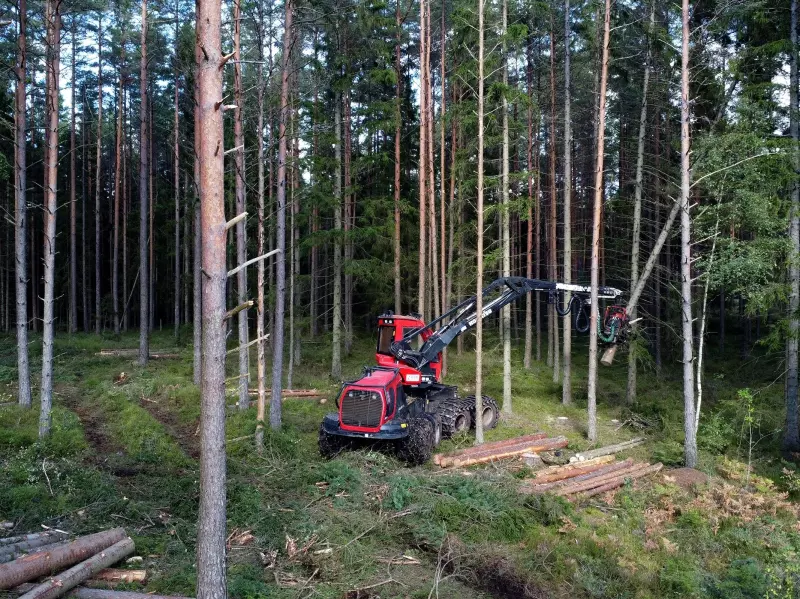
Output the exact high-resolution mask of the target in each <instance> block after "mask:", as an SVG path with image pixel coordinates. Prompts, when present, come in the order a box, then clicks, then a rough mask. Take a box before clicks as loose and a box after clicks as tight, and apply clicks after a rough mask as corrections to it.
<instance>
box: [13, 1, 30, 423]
mask: <svg viewBox="0 0 800 599" xmlns="http://www.w3.org/2000/svg"><path fill="white" fill-rule="evenodd" d="M18 18H19V34H18V35H17V64H16V67H15V71H16V72H15V75H16V79H17V82H16V83H17V87H16V90H15V92H14V193H15V204H16V205H15V210H16V215H15V218H14V254H15V255H14V263H15V264H14V285H15V292H16V293H15V295H16V304H17V305H16V308H17V309H16V317H17V376H18V381H17V394H18V395H17V399H18V402H19V405H21V406H22V407H25V408H30V407H31V372H30V363H29V360H28V224H27V220H28V206H27V201H28V200H27V185H28V166H27V143H26V138H25V136H26V135H27V133H26V129H27V124H26V121H27V119H26V98H27V94H26V91H25V87H26V86H25V80H26V77H27V73H26V69H27V42H26V37H27V36H26V33H27V31H26V30H27V27H28V26H27V2H26V0H19V15H18Z"/></svg>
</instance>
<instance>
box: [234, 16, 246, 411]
mask: <svg viewBox="0 0 800 599" xmlns="http://www.w3.org/2000/svg"><path fill="white" fill-rule="evenodd" d="M241 20H242V14H241V0H234V2H233V61H234V63H233V97H234V104H235V106H236V108H234V109H233V145H234V154H233V156H234V169H235V171H236V178H235V180H236V191H235V193H236V214H237V215H238V214H242V213H243V212H245V211H246V210H247V200H246V197H245V189H246V182H245V164H244V128H243V125H242V102H243V101H244V98H243V97H242V65H241V62H240V56H241V27H242V25H241ZM246 261H247V230H246V226H245V221H244V220H242V221H239V222H238V223H237V224H236V264H237V265H241V264H244V263H245V262H246ZM236 291H237V305H241V304H243V303H244V302H246V301H247V269H245V268H243V269H242V270H240V271H239V272H238V273H237V274H236ZM238 318H239V401H238V405H239V409H240V410H246V409H248V408H249V407H250V393H249V389H248V382H249V379H250V350H249V349H248V348H247V343H248V334H247V333H248V330H247V310H242V311H241V312H239V315H238Z"/></svg>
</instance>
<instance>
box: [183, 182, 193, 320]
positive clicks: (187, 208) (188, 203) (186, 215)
mask: <svg viewBox="0 0 800 599" xmlns="http://www.w3.org/2000/svg"><path fill="white" fill-rule="evenodd" d="M190 189H192V182H191V178H190V176H189V171H188V170H184V171H183V218H182V220H183V240H182V243H183V275H182V279H181V280H182V281H183V324H185V325H188V324H189V315H190V314H191V309H190V308H189V281H190V280H191V279H190V277H189V264H190V263H191V258H190V254H189V236H190V234H191V233H190V232H191V223H192V218H191V214H192V202H193V200H192V197H191V194H190V192H189V190H190Z"/></svg>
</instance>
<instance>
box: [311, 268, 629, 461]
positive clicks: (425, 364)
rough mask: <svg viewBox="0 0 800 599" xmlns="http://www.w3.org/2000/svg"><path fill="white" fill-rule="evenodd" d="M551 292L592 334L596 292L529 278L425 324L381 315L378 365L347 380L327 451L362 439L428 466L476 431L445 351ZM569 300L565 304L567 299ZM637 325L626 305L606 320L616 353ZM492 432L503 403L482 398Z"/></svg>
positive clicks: (603, 326) (510, 280) (324, 444)
mask: <svg viewBox="0 0 800 599" xmlns="http://www.w3.org/2000/svg"><path fill="white" fill-rule="evenodd" d="M532 292H538V293H546V294H547V298H548V303H551V304H555V310H556V312H557V313H558V314H559V315H560V316H568V315H572V318H573V320H574V324H575V328H576V330H577V331H578V332H579V333H585V332H587V331H588V330H589V324H590V318H589V311H588V307H589V305H590V288H589V287H588V286H584V285H570V284H565V283H557V282H552V281H542V280H538V279H527V278H524V277H504V278H501V279H497V280H496V281H493V282H492V283H491V284H489V285H488V286H487V287H485V288H484V289H483V293H482V295H483V299H484V303H483V309H482V311H481V313H480V314H478V312H477V296H474V297H471V298H469V299H466V300H464V301H463V302H461V303H459V304H458V305H457V306H455V307H454V308H452V309H451V310H449V311H448V312H446V313H445V314H443V315H442V316H440V317H439V318H436V319H435V320H432V321H431V322H429V323H425V322H424V321H423V320H422V318H421V317H420V316H419V315H418V314H411V315H408V316H403V315H395V314H393V313H392V312H388V311H387V312H385V313H384V314H382V315H380V316H379V317H378V343H377V348H376V353H375V358H376V362H377V366H370V367H366V368H365V369H364V373H363V376H362V377H361V378H359V379H358V380H355V381H348V382H345V383H344V384H343V385H342V387H341V390H340V392H339V395H338V397H337V400H336V407H337V408H338V411H337V412H332V413H330V414H327V415H326V416H325V418H324V419H323V421H322V424H321V425H320V431H319V449H320V453H321V454H322V455H323V456H326V457H330V456H333V455H336V454H337V453H339V452H340V451H341V450H343V449H345V448H347V447H348V446H350V445H351V444H352V443H353V441H355V440H356V439H368V440H371V441H386V442H390V443H393V444H394V445H395V447H396V449H397V453H398V455H399V457H400V458H401V459H403V460H405V461H407V462H409V463H411V464H421V463H424V462H426V461H427V460H428V459H429V458H430V455H431V452H432V451H433V448H434V447H436V445H438V443H439V441H440V440H441V438H442V437H450V436H452V435H454V434H457V433H459V432H462V431H467V430H469V429H470V428H471V427H472V426H474V422H475V419H476V418H477V417H478V416H477V415H476V414H475V404H476V402H475V397H474V396H467V397H463V398H462V397H460V396H459V394H458V388H457V387H455V386H453V385H446V384H444V383H443V382H442V381H441V374H442V350H443V349H444V348H445V347H447V346H448V345H449V344H450V343H451V342H452V341H453V340H454V339H456V338H457V337H458V336H459V335H463V334H464V333H465V332H467V331H469V330H471V329H473V328H474V327H475V325H476V324H477V322H478V318H481V319H484V318H487V317H489V316H490V315H492V314H496V313H498V312H499V311H500V310H501V309H502V308H503V307H504V306H507V305H508V304H510V303H512V302H515V301H517V300H518V299H520V298H522V297H524V296H525V295H527V294H528V293H532ZM567 294H569V300H568V301H567V303H566V306H564V305H563V304H564V297H565V295H567ZM621 296H622V291H620V290H619V289H615V288H613V287H600V288H599V289H598V298H599V299H603V300H612V301H613V300H616V299H617V298H619V297H621ZM629 327H630V323H629V320H628V316H627V313H626V311H625V308H624V307H622V306H618V305H611V306H609V307H608V308H607V309H606V310H605V314H604V318H603V319H602V321H601V322H598V334H599V336H600V340H601V341H602V342H603V343H604V344H606V345H607V346H608V347H609V348H610V349H611V350H612V351H611V352H610V353H612V354H613V350H614V349H615V348H616V347H617V345H618V344H620V343H623V342H624V341H625V339H626V338H627V335H628V332H629ZM481 403H482V414H481V415H480V417H481V418H482V422H483V427H484V429H490V428H494V427H495V426H496V425H497V420H498V417H499V410H498V406H497V402H496V401H495V400H494V399H492V398H491V397H488V396H482V402H481Z"/></svg>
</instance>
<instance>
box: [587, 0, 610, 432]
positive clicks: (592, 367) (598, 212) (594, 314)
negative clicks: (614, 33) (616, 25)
mask: <svg viewBox="0 0 800 599" xmlns="http://www.w3.org/2000/svg"><path fill="white" fill-rule="evenodd" d="M605 4H606V10H605V16H604V20H603V23H604V25H603V54H602V59H601V67H600V99H599V107H598V115H597V149H596V162H597V164H596V167H595V173H594V175H595V188H594V210H593V213H594V214H593V221H592V223H593V224H592V271H591V293H590V296H591V303H592V305H591V319H590V323H589V381H588V385H587V386H588V393H587V396H588V408H589V410H588V411H589V418H588V427H587V428H588V434H587V436H588V438H589V441H592V442H594V441H597V339H598V335H597V327H598V321H599V318H600V315H599V311H598V305H597V302H598V298H597V295H598V286H599V284H600V231H601V229H602V226H603V223H602V220H601V219H602V202H603V159H604V158H605V155H604V153H605V139H606V88H607V86H608V51H609V48H608V46H609V37H610V29H611V0H606V3H605Z"/></svg>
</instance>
